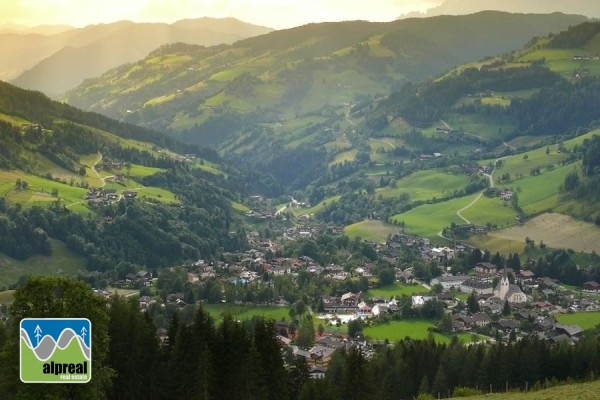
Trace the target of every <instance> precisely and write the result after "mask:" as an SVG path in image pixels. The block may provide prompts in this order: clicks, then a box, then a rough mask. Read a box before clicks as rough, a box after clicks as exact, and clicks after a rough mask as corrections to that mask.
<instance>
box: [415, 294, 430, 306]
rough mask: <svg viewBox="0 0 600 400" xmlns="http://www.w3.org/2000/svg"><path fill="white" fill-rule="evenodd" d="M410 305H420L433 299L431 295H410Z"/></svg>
mask: <svg viewBox="0 0 600 400" xmlns="http://www.w3.org/2000/svg"><path fill="white" fill-rule="evenodd" d="M411 299H412V306H413V307H422V306H423V305H425V303H427V302H428V301H431V300H433V297H432V296H412V298H411Z"/></svg>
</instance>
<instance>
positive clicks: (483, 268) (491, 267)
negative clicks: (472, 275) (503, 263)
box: [475, 262, 498, 275]
mask: <svg viewBox="0 0 600 400" xmlns="http://www.w3.org/2000/svg"><path fill="white" fill-rule="evenodd" d="M475 271H476V272H479V273H481V274H485V275H495V274H496V273H497V272H498V267H497V266H496V264H492V263H489V262H480V263H477V264H476V265H475Z"/></svg>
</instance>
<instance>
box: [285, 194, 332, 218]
mask: <svg viewBox="0 0 600 400" xmlns="http://www.w3.org/2000/svg"><path fill="white" fill-rule="evenodd" d="M340 197H341V196H331V197H328V198H326V199H324V200H322V201H320V202H319V203H317V204H315V205H314V206H312V207H309V208H293V209H292V210H293V213H294V214H295V215H297V216H298V215H311V214H315V213H317V212H319V211H321V210H323V209H324V208H325V207H326V206H327V205H328V204H332V203H336V202H338V201H339V200H340ZM276 208H277V209H279V208H281V205H280V206H277V207H276Z"/></svg>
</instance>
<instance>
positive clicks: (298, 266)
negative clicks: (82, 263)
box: [96, 225, 600, 378]
mask: <svg viewBox="0 0 600 400" xmlns="http://www.w3.org/2000/svg"><path fill="white" fill-rule="evenodd" d="M322 231H323V229H321V228H319V227H318V226H312V225H307V226H303V227H301V228H288V229H286V230H284V231H283V235H282V237H284V238H285V239H283V241H284V242H285V241H288V240H293V239H298V238H311V237H314V236H315V235H317V234H319V233H322ZM326 232H327V233H329V234H332V233H333V234H338V233H339V232H341V228H336V227H333V228H332V227H329V228H327V229H326ZM248 240H249V243H250V244H251V247H252V249H251V250H248V251H244V252H238V253H225V254H223V259H224V260H226V261H209V260H197V261H196V262H193V263H189V264H186V265H183V266H181V267H179V268H171V269H170V270H171V271H175V270H183V271H184V273H185V277H186V282H185V285H187V286H188V287H190V286H191V287H195V286H198V287H199V286H202V285H208V284H214V283H215V282H217V283H218V291H217V297H215V298H213V299H212V302H213V303H217V304H220V305H227V304H231V305H239V306H250V305H254V306H261V307H274V308H275V307H281V308H294V306H295V304H294V303H291V302H289V301H287V300H286V299H285V298H284V297H285V296H280V297H271V298H269V297H263V298H261V297H260V296H258V295H257V296H255V297H254V300H253V301H252V302H250V301H248V300H247V299H244V298H242V297H240V296H239V295H230V293H233V289H230V288H239V287H251V285H254V286H252V287H255V288H259V287H264V286H265V285H267V286H269V285H271V286H272V285H273V282H274V281H277V280H278V279H280V278H281V279H288V280H290V281H291V282H296V281H297V280H298V277H299V275H303V276H304V277H306V276H308V277H310V279H320V280H326V281H330V282H337V283H338V284H344V283H349V282H354V281H356V280H362V281H363V282H368V287H365V288H363V289H364V290H357V291H346V292H343V293H338V294H337V295H333V296H322V297H321V298H319V299H309V300H310V303H312V304H318V307H312V309H311V307H307V310H308V313H309V314H310V315H311V318H313V320H314V321H315V322H314V323H315V325H316V324H318V325H319V326H320V328H319V332H318V334H315V338H314V341H312V343H311V346H309V347H302V346H298V345H297V344H296V338H297V330H298V327H294V326H291V325H292V324H293V322H292V321H289V320H287V321H286V319H285V318H282V319H281V320H278V321H276V329H277V332H276V334H277V338H278V340H279V342H280V344H281V346H282V354H292V355H295V356H302V357H305V358H306V359H307V361H308V363H309V365H310V373H311V376H312V377H315V378H319V377H323V376H324V374H325V372H326V369H327V365H328V363H329V361H330V360H331V356H332V354H333V353H334V351H335V350H336V349H338V348H341V347H348V346H358V347H359V348H361V349H363V352H364V353H365V355H367V356H368V355H369V354H371V353H372V351H373V348H374V346H379V345H385V344H387V343H388V341H387V340H385V341H384V340H381V339H380V338H379V339H372V338H369V337H368V336H365V335H363V334H362V332H361V331H360V330H359V332H358V334H356V333H354V334H352V335H350V334H349V331H350V325H351V324H352V322H353V321H358V320H360V321H361V326H377V325H378V324H384V323H388V322H389V321H390V320H402V319H406V318H411V317H414V316H418V315H422V314H419V313H420V310H422V309H423V308H425V307H427V306H428V305H429V306H430V305H431V304H435V305H436V306H437V307H441V308H442V309H443V314H444V317H445V318H444V317H442V320H444V319H445V320H446V321H447V323H446V324H445V325H444V326H442V322H440V321H437V328H435V331H437V332H442V333H443V334H446V335H450V336H452V335H457V334H465V333H468V334H471V336H472V340H473V341H474V342H488V343H493V342H497V341H501V342H511V341H516V340H520V339H521V338H523V337H526V336H536V337H537V338H540V339H543V340H547V341H549V342H551V343H556V344H558V343H561V342H565V343H567V344H575V343H576V342H577V341H578V340H579V338H580V337H581V334H582V332H583V329H582V328H581V327H580V326H578V325H566V324H561V323H559V322H558V318H557V316H559V315H564V314H570V313H583V312H589V311H599V310H600V304H599V303H598V297H597V296H598V293H599V292H600V284H598V283H597V282H587V283H586V284H585V285H584V287H582V288H581V289H579V290H573V289H569V288H567V287H565V286H563V285H561V284H560V282H558V281H556V280H553V279H550V278H548V277H543V276H536V274H535V273H533V272H532V271H531V270H529V269H526V266H524V267H523V268H521V269H519V270H514V269H512V268H508V267H507V268H501V267H499V266H498V265H495V264H494V263H492V262H489V261H481V262H477V263H476V264H475V265H473V266H472V269H471V270H470V271H469V273H468V274H452V273H450V271H449V268H446V267H444V263H446V262H447V261H448V260H452V259H454V258H455V257H461V256H464V255H465V254H467V253H468V252H471V251H473V250H474V249H472V248H471V247H470V246H466V245H463V244H455V245H453V246H446V247H436V246H434V245H432V244H431V241H430V240H429V239H426V238H421V237H417V236H412V235H409V234H404V233H398V234H394V235H391V236H390V237H389V239H388V240H387V241H386V243H375V242H367V243H368V244H369V245H370V246H372V247H373V248H374V249H375V251H376V252H377V255H378V257H379V259H382V260H386V261H387V262H389V263H391V264H393V265H398V264H399V263H398V257H399V255H400V254H401V252H403V251H406V250H407V249H410V251H413V252H416V253H418V254H419V255H420V257H421V259H422V260H423V261H424V262H426V263H430V264H431V263H433V264H438V265H439V266H440V269H441V270H442V271H443V272H442V274H441V275H439V276H435V277H433V278H432V279H430V280H428V281H426V280H424V279H423V277H422V276H419V273H418V272H417V271H415V268H413V267H412V266H409V267H406V268H401V267H399V266H396V267H394V277H393V281H394V283H393V285H398V286H402V287H410V288H412V290H413V293H412V294H411V295H410V296H409V295H406V294H405V295H402V296H392V297H390V298H384V297H382V296H372V295H370V294H369V291H370V290H371V289H373V288H376V287H377V286H378V279H377V275H376V270H377V266H376V265H375V264H374V263H369V262H365V263H364V264H362V265H360V266H359V267H357V268H354V269H351V270H349V269H348V268H346V267H345V266H344V265H335V264H329V265H322V264H320V263H318V262H316V261H315V260H313V259H312V258H310V257H306V256H303V257H297V258H291V257H275V256H273V255H275V254H277V253H278V251H279V250H280V248H281V246H282V243H280V242H278V241H277V240H274V239H266V238H261V237H260V235H259V234H258V233H256V232H251V233H249V234H248ZM161 274H164V272H163V273H161ZM158 279H160V277H159V278H158ZM158 279H157V278H156V276H153V274H152V273H151V272H148V271H145V270H142V271H138V272H137V273H129V274H127V275H126V276H125V278H124V279H121V280H118V281H115V282H110V284H111V286H114V287H121V288H146V289H145V290H144V289H143V290H142V292H145V293H151V290H149V289H152V287H153V286H156V282H157V281H158ZM303 279H304V278H303ZM96 292H97V294H98V295H101V296H105V297H108V296H110V292H108V291H106V290H98V289H97V290H96ZM154 293H157V292H154ZM219 293H220V295H219ZM473 299H474V300H473ZM202 301H205V300H197V299H196V300H194V303H200V302H202ZM190 305H192V306H193V305H194V304H190V300H189V298H188V295H187V294H186V293H184V292H183V291H181V290H180V291H178V292H169V293H164V292H163V295H162V296H157V295H150V294H145V295H142V296H140V297H139V307H140V310H142V311H146V310H148V309H150V308H151V307H153V306H154V307H155V306H159V307H166V306H170V307H177V308H185V307H187V306H190ZM346 327H348V328H346ZM166 332H167V330H166V329H165V328H164V327H161V328H159V330H158V335H159V337H160V338H161V340H165V339H166Z"/></svg>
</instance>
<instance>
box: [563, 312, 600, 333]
mask: <svg viewBox="0 0 600 400" xmlns="http://www.w3.org/2000/svg"><path fill="white" fill-rule="evenodd" d="M556 319H557V321H558V322H560V323H561V324H565V325H579V327H581V329H591V328H594V327H596V326H597V325H598V324H600V311H595V312H578V313H574V314H558V315H557V316H556Z"/></svg>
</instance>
